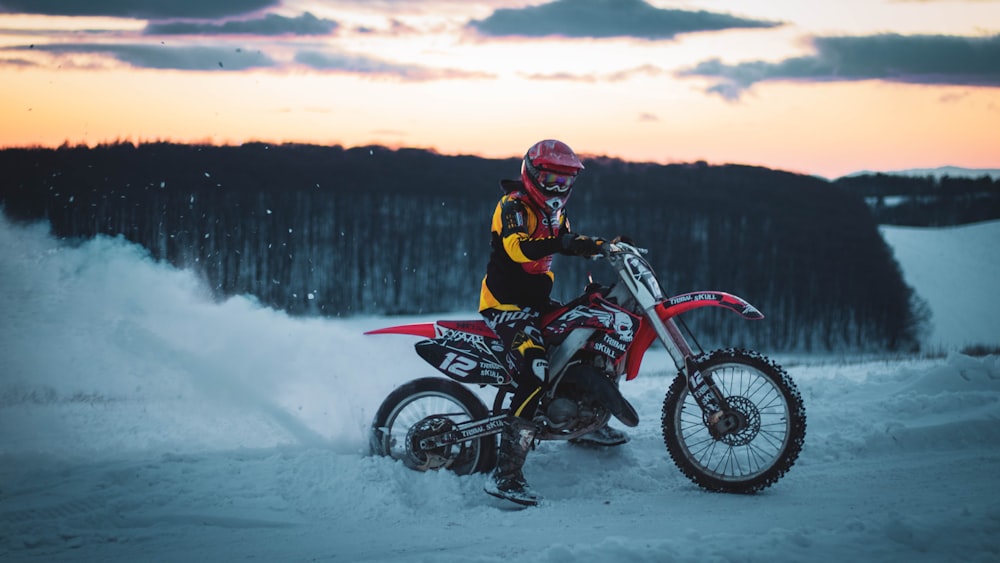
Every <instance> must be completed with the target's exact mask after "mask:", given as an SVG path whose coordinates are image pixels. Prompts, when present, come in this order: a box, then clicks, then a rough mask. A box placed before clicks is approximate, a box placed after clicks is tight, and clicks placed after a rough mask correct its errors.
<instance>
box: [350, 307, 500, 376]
mask: <svg viewBox="0 0 1000 563" xmlns="http://www.w3.org/2000/svg"><path fill="white" fill-rule="evenodd" d="M365 334H406V335H411V336H420V337H423V338H424V340H421V341H420V342H417V343H416V344H415V345H414V347H415V348H416V351H417V355H418V356H420V357H421V358H423V359H424V361H426V362H427V363H429V364H431V365H432V366H434V367H435V368H437V370H438V371H440V372H441V373H443V374H445V375H447V376H448V377H450V378H452V379H454V380H456V381H458V382H460V383H471V384H481V385H505V384H508V383H510V382H511V377H510V374H509V373H508V372H507V370H506V369H504V367H503V366H502V365H501V364H500V362H499V361H498V360H497V357H496V354H498V353H500V352H502V351H503V345H502V344H501V343H500V340H499V339H498V338H497V335H496V333H495V332H493V331H492V330H491V329H490V328H489V327H488V326H487V325H486V323H485V322H483V321H482V320H473V321H437V322H433V323H418V324H410V325H399V326H392V327H387V328H380V329H377V330H370V331H368V332H366V333H365Z"/></svg>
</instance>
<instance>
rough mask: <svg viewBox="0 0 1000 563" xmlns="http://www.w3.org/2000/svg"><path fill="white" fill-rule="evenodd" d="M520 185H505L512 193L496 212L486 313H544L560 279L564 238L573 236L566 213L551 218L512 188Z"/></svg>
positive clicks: (482, 305)
mask: <svg viewBox="0 0 1000 563" xmlns="http://www.w3.org/2000/svg"><path fill="white" fill-rule="evenodd" d="M514 185H515V183H514V182H513V181H505V182H503V183H502V186H503V187H504V188H505V189H506V190H507V193H506V194H505V195H504V196H503V197H502V198H501V199H500V202H499V203H497V207H496V210H494V212H493V224H492V227H491V239H492V242H491V245H492V252H491V253H490V261H489V264H487V266H486V277H485V278H483V286H482V291H481V292H480V295H479V310H480V311H483V310H486V309H518V308H522V307H536V308H540V309H544V308H545V307H546V306H547V305H548V303H549V294H550V293H551V292H552V282H553V279H554V276H553V274H552V269H551V267H552V255H553V254H556V253H558V252H562V251H563V248H562V243H561V241H560V235H562V234H564V233H568V232H569V221H568V220H567V219H566V215H565V214H563V212H562V210H561V209H559V210H557V211H554V212H553V213H552V214H550V215H546V214H545V213H544V212H542V211H540V210H538V209H537V208H536V207H535V206H533V205H532V204H531V202H530V200H529V199H528V197H527V196H526V195H524V193H522V192H520V191H518V190H516V189H511V188H512V187H514ZM520 185H521V183H520V182H516V186H520Z"/></svg>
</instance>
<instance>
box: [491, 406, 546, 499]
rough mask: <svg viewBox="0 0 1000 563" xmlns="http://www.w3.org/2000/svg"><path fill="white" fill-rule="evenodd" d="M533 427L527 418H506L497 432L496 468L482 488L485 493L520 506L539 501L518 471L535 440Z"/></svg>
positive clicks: (534, 428)
mask: <svg viewBox="0 0 1000 563" xmlns="http://www.w3.org/2000/svg"><path fill="white" fill-rule="evenodd" d="M535 430H536V427H535V423H533V422H531V421H530V420H528V419H526V418H520V417H516V416H511V417H509V418H508V419H507V423H506V424H505V425H504V427H503V431H502V432H501V433H500V456H499V459H498V460H497V467H496V469H495V470H494V471H493V475H492V478H491V479H490V480H489V481H488V482H487V483H486V486H485V487H484V488H483V490H485V491H486V493H487V494H490V495H493V496H495V497H497V498H502V499H506V500H509V501H511V502H515V503H517V504H520V505H522V506H535V505H536V504H538V501H539V500H540V499H541V497H539V496H538V495H537V494H536V493H535V492H534V491H533V490H531V487H529V486H528V483H527V482H526V481H525V480H524V473H522V472H521V468H522V467H523V466H524V460H525V458H527V456H528V449H529V448H531V446H532V443H533V442H534V440H535Z"/></svg>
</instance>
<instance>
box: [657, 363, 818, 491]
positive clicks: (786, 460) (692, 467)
mask: <svg viewBox="0 0 1000 563" xmlns="http://www.w3.org/2000/svg"><path fill="white" fill-rule="evenodd" d="M694 367H695V368H696V369H698V370H699V371H700V372H701V373H702V375H703V376H705V377H706V378H707V377H711V378H712V380H713V381H714V382H715V385H716V387H718V389H719V391H720V392H721V393H722V395H723V396H724V397H725V398H726V401H727V402H728V403H729V407H730V410H729V411H728V412H726V413H725V415H724V416H725V417H727V418H728V419H729V423H730V424H731V427H732V429H731V430H730V431H727V432H725V433H724V434H722V435H718V434H716V435H713V433H712V432H710V431H709V424H708V421H707V420H706V417H705V415H704V413H703V412H702V410H701V407H699V406H698V403H697V402H695V400H694V397H692V396H691V394H690V393H689V392H688V386H687V381H686V379H685V378H684V376H683V374H682V375H679V376H678V377H677V378H676V379H674V381H673V383H672V384H671V385H670V389H669V390H668V391H667V396H666V397H665V398H664V400H663V415H662V419H661V421H662V426H663V441H664V443H665V444H666V447H667V451H668V452H669V453H670V457H671V458H672V459H673V460H674V463H675V464H676V465H677V467H678V468H679V469H680V470H681V471H682V472H683V473H684V474H685V475H687V477H688V478H690V479H691V480H692V481H694V482H695V483H697V484H698V485H700V486H701V487H704V488H705V489H708V490H711V491H719V492H727V493H755V492H757V491H760V490H762V489H765V488H767V487H769V486H771V485H772V484H774V483H775V482H777V481H778V479H780V478H781V477H782V476H783V475H784V474H785V473H786V472H787V471H788V469H789V468H791V466H792V465H793V464H794V463H795V460H796V459H797V458H798V456H799V452H800V451H801V450H802V444H803V442H804V441H805V432H806V413H805V407H804V406H803V405H802V396H801V395H800V394H799V391H798V389H797V388H796V387H795V383H793V382H792V380H791V378H790V377H789V376H788V373H786V372H785V370H784V369H782V368H781V366H779V365H778V364H776V363H774V362H773V361H771V360H769V359H768V358H766V357H764V356H762V355H760V354H758V353H756V352H750V351H744V350H733V349H729V350H716V351H715V352H711V353H709V354H706V355H703V356H701V357H699V358H697V359H695V360H694Z"/></svg>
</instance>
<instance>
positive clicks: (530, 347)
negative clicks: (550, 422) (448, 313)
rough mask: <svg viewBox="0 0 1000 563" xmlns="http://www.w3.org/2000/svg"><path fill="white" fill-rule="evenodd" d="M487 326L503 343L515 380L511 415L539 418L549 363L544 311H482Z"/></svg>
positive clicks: (507, 364)
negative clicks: (538, 411) (542, 327)
mask: <svg viewBox="0 0 1000 563" xmlns="http://www.w3.org/2000/svg"><path fill="white" fill-rule="evenodd" d="M482 315H483V318H484V319H485V320H486V324H487V325H489V327H490V328H491V329H493V332H495V333H497V336H499V337H500V341H501V342H503V346H504V353H503V354H502V355H501V356H500V361H502V362H503V363H504V364H505V365H506V367H507V370H508V371H510V374H511V377H512V378H513V379H514V388H515V391H514V397H513V398H512V399H511V403H510V414H512V415H514V416H519V417H522V418H527V419H529V420H530V419H531V418H533V417H534V416H535V409H537V408H538V401H539V399H541V392H542V384H543V381H544V378H545V373H546V371H548V367H549V362H548V359H547V357H546V355H545V342H544V341H543V340H542V331H541V330H540V329H539V326H538V324H539V320H540V319H541V315H542V314H541V312H540V311H538V310H535V309H532V308H531V307H525V308H523V309H518V310H515V311H506V310H501V309H486V310H484V311H482Z"/></svg>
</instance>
